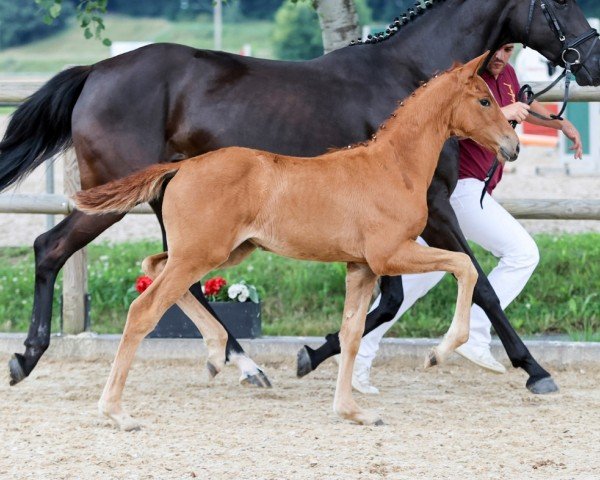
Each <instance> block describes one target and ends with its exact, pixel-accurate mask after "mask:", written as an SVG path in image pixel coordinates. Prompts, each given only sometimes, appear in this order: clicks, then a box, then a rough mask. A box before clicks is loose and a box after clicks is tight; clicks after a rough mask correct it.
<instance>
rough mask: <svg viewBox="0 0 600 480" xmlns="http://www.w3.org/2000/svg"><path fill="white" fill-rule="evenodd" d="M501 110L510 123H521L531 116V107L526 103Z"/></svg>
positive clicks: (517, 103)
mask: <svg viewBox="0 0 600 480" xmlns="http://www.w3.org/2000/svg"><path fill="white" fill-rule="evenodd" d="M501 110H502V113H503V114H504V116H505V117H506V119H507V120H508V121H509V122H510V121H515V122H517V123H521V122H522V121H523V120H525V119H526V118H527V116H528V115H529V110H530V107H529V105H527V104H526V103H523V102H516V103H511V104H510V105H507V106H506V107H502V108H501ZM565 135H566V134H565Z"/></svg>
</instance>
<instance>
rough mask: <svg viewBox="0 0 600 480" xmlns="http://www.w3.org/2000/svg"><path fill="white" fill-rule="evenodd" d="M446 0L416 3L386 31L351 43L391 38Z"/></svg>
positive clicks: (369, 42)
mask: <svg viewBox="0 0 600 480" xmlns="http://www.w3.org/2000/svg"><path fill="white" fill-rule="evenodd" d="M445 1H446V0H422V1H417V2H416V3H415V8H414V9H413V8H409V9H408V10H407V11H406V12H404V13H403V14H402V15H400V16H398V17H396V18H394V21H393V22H392V23H390V24H389V25H388V26H387V28H386V29H385V33H384V32H381V33H378V34H376V35H369V36H368V37H367V38H366V39H365V40H363V39H362V38H359V39H358V40H352V42H350V45H351V46H353V45H363V44H374V43H380V42H383V41H385V40H388V39H389V38H391V37H393V36H394V35H395V34H396V33H398V32H399V31H400V29H401V28H402V27H403V26H404V25H407V24H409V23H411V22H412V21H414V20H415V19H417V18H418V17H420V16H422V15H423V14H424V13H425V12H426V11H427V10H429V9H431V8H433V7H434V6H435V4H436V3H443V2H445Z"/></svg>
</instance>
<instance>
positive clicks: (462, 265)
mask: <svg viewBox="0 0 600 480" xmlns="http://www.w3.org/2000/svg"><path fill="white" fill-rule="evenodd" d="M377 265H378V267H377V268H376V271H377V273H382V274H384V275H401V274H405V273H426V272H434V271H445V272H450V273H452V274H453V275H454V276H455V277H456V280H457V282H458V295H457V299H456V310H455V312H454V317H453V319H452V323H451V324H450V328H449V329H448V332H447V333H446V335H445V336H444V339H443V340H442V342H441V343H440V344H439V345H438V346H437V347H435V348H433V349H432V351H431V352H430V353H429V355H428V356H427V358H426V359H425V367H426V368H427V367H432V366H434V365H436V364H438V363H442V362H444V361H445V360H446V358H447V357H448V355H449V354H450V352H452V351H454V350H455V349H456V348H457V347H459V346H460V345H462V344H463V343H465V342H466V341H467V340H468V339H469V322H470V315H471V303H472V298H473V289H474V288H475V283H476V282H477V270H476V269H475V267H474V266H473V263H472V262H471V259H470V258H469V256H468V255H466V254H464V253H458V252H450V251H447V250H441V249H439V248H432V247H424V246H422V245H419V244H418V243H417V242H415V241H407V242H405V243H403V244H402V246H401V247H400V248H399V249H398V252H397V254H396V255H394V256H392V257H391V258H389V259H387V260H385V259H382V263H378V264H377ZM379 268H381V272H380V271H379Z"/></svg>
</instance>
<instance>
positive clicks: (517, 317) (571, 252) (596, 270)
mask: <svg viewBox="0 0 600 480" xmlns="http://www.w3.org/2000/svg"><path fill="white" fill-rule="evenodd" d="M536 241H537V243H538V246H539V247H540V252H541V261H540V265H539V266H538V268H537V270H536V272H535V273H534V275H533V277H532V279H531V281H530V282H529V283H528V285H527V287H526V288H525V290H524V291H523V292H522V293H521V295H520V296H519V297H518V298H517V300H515V302H513V304H511V305H510V306H509V307H508V309H507V315H508V317H509V318H510V320H511V322H512V323H513V325H514V326H515V327H516V328H517V329H518V331H519V332H520V333H522V334H527V335H533V334H554V333H560V334H568V335H570V337H571V338H573V339H574V340H585V341H600V297H599V292H600V235H599V234H580V235H564V236H558V237H557V236H550V235H539V236H537V237H536ZM158 251H160V245H159V243H157V242H137V243H124V244H114V245H108V244H98V245H91V246H90V248H89V253H88V261H89V291H90V293H91V295H92V327H93V330H94V331H97V332H100V333H108V332H115V333H116V332H120V331H121V330H122V327H123V323H124V319H125V315H126V312H127V307H128V305H129V303H130V302H131V300H132V299H133V298H135V297H136V295H137V292H135V290H134V288H133V283H134V281H135V279H136V278H137V276H138V275H140V273H141V272H140V267H139V265H140V262H141V260H142V259H143V258H144V257H145V256H146V255H149V254H152V253H156V252H158ZM476 253H477V257H478V258H479V259H480V260H481V263H482V265H483V266H484V269H485V270H486V271H489V270H490V269H491V268H492V267H493V265H494V264H495V259H494V258H493V257H492V256H491V255H489V254H487V253H485V252H483V251H482V250H481V249H479V248H477V249H476ZM218 274H221V275H223V276H224V277H225V278H226V279H227V280H228V281H229V283H233V282H236V281H239V280H241V279H244V280H246V281H247V282H249V283H252V284H254V285H256V286H257V287H258V290H259V292H260V295H261V298H262V301H263V332H264V334H265V335H324V334H326V333H329V332H332V331H335V330H337V329H338V327H339V324H340V318H341V311H342V306H343V298H344V275H345V267H344V266H343V265H340V264H321V263H314V262H300V261H295V260H289V259H284V258H280V257H276V256H275V255H272V254H268V253H264V252H256V253H254V254H253V255H252V256H251V257H250V258H249V259H248V260H246V261H245V262H244V263H242V264H241V265H239V266H237V267H235V268H232V269H229V270H226V271H223V272H214V273H212V274H211V275H210V276H214V275H218ZM60 293H61V287H60V283H57V287H56V290H55V302H54V320H53V331H57V328H58V312H59V305H58V298H59V297H60ZM32 297H33V255H32V253H31V252H30V249H29V248H12V247H11V248H8V247H6V248H1V249H0V318H1V319H2V323H0V330H3V331H26V330H27V327H28V324H29V316H30V314H31V308H32V304H31V302H32ZM455 300H456V282H455V281H454V280H453V279H452V278H451V277H450V276H446V277H445V278H444V279H443V280H442V282H440V284H439V285H438V286H437V287H435V289H433V290H432V291H431V292H430V293H429V294H428V295H426V296H425V297H424V298H423V299H421V300H420V301H419V302H417V304H416V305H415V306H414V307H413V308H411V309H410V310H409V312H408V313H407V314H406V315H404V317H403V318H402V321H400V322H398V323H396V325H395V326H394V327H393V329H392V330H391V332H390V333H391V335H394V336H404V337H421V336H425V337H430V336H439V335H441V334H443V333H444V332H445V330H446V329H447V328H448V325H449V322H450V319H451V317H452V312H453V308H454V302H455Z"/></svg>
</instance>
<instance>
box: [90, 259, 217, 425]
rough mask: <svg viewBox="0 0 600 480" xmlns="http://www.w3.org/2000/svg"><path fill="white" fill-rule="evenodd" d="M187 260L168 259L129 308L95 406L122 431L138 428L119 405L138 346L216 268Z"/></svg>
mask: <svg viewBox="0 0 600 480" xmlns="http://www.w3.org/2000/svg"><path fill="white" fill-rule="evenodd" d="M190 260H191V259H190V258H189V256H188V257H187V258H179V257H178V258H173V257H171V258H169V260H168V261H167V263H166V265H165V267H164V269H163V271H162V272H161V273H160V275H159V276H158V277H157V278H156V279H155V280H154V282H152V284H151V285H150V286H149V287H148V289H147V290H146V291H144V293H143V294H142V295H140V296H139V297H138V298H136V299H135V300H134V301H133V302H132V304H131V306H130V307H129V313H128V314H127V322H126V324H125V329H124V330H123V336H122V337H121V342H120V343H119V348H118V350H117V354H116V357H115V361H114V363H113V365H112V369H111V372H110V375H109V377H108V380H107V382H106V386H105V387H104V391H103V392H102V396H101V398H100V401H99V403H98V409H99V410H100V412H101V413H102V414H104V415H106V416H107V417H109V418H110V419H112V420H113V421H114V422H115V423H116V424H117V426H118V427H119V428H121V429H122V430H135V429H138V428H139V424H138V423H137V422H136V421H135V420H134V419H133V418H131V416H130V415H129V414H128V413H127V412H125V411H124V410H123V408H122V406H121V396H122V393H123V388H124V386H125V381H126V380H127V374H128V373H129V369H130V367H131V363H132V361H133V357H134V355H135V352H136V350H137V347H138V346H139V344H140V342H141V341H142V340H143V339H144V337H145V336H146V335H147V334H148V333H150V332H151V331H152V329H153V328H154V327H155V326H156V324H157V323H158V321H159V320H160V318H161V317H162V315H163V314H164V313H165V312H166V311H167V309H168V308H169V307H170V306H171V305H173V304H174V303H175V302H176V301H177V300H179V299H180V298H181V297H182V296H183V295H184V294H185V293H186V292H187V290H188V289H189V287H190V285H192V283H194V282H195V281H197V280H198V278H200V277H201V276H202V275H204V274H205V273H207V272H209V271H210V270H211V269H212V268H214V267H215V266H216V265H214V264H213V265H211V266H210V267H209V266H201V265H198V264H194V263H193V262H192V261H190Z"/></svg>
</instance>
